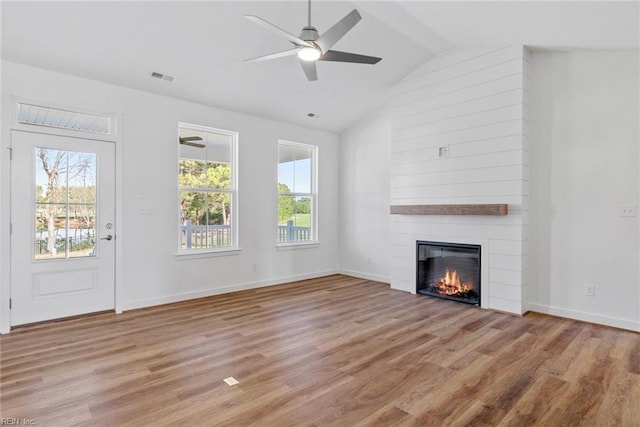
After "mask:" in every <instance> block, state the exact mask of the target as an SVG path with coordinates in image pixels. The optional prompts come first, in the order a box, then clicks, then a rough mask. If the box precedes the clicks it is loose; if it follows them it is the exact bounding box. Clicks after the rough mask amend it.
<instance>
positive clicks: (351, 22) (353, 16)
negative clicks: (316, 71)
mask: <svg viewBox="0 0 640 427" xmlns="http://www.w3.org/2000/svg"><path fill="white" fill-rule="evenodd" d="M360 19H362V17H361V16H360V13H358V11H357V10H356V9H353V10H352V11H351V12H349V13H347V15H346V16H345V17H344V18H342V19H341V20H340V21H338V22H337V23H336V24H335V25H334V26H333V27H331V28H329V29H328V30H327V31H325V32H324V33H323V34H322V35H321V36H320V37H319V38H318V40H316V44H317V45H318V46H320V49H322V51H323V52H326V51H328V50H329V49H331V47H333V45H334V44H336V43H337V41H338V40H340V39H341V38H342V37H343V36H344V35H345V34H347V33H348V32H349V30H350V29H352V28H353V27H354V26H355V25H356V24H357V23H358V21H360Z"/></svg>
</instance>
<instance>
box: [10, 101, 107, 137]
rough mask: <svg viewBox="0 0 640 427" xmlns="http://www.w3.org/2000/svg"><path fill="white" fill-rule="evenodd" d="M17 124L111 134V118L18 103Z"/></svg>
mask: <svg viewBox="0 0 640 427" xmlns="http://www.w3.org/2000/svg"><path fill="white" fill-rule="evenodd" d="M18 122H19V123H25V124H28V125H37V126H47V127H51V128H58V129H69V130H75V131H79V132H90V133H100V134H105V135H109V134H111V118H110V117H104V116H98V115H95V114H87V113H79V112H77V111H68V110H60V109H58V108H50V107H42V106H39V105H31V104H23V103H18Z"/></svg>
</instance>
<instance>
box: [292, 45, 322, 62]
mask: <svg viewBox="0 0 640 427" xmlns="http://www.w3.org/2000/svg"><path fill="white" fill-rule="evenodd" d="M321 55H322V52H321V51H320V48H317V47H307V46H300V47H299V48H298V58H300V59H302V60H303V61H317V60H318V59H319V58H320V56H321Z"/></svg>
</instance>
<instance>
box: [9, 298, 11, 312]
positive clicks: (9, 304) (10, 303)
mask: <svg viewBox="0 0 640 427" xmlns="http://www.w3.org/2000/svg"><path fill="white" fill-rule="evenodd" d="M9 310H11V298H9Z"/></svg>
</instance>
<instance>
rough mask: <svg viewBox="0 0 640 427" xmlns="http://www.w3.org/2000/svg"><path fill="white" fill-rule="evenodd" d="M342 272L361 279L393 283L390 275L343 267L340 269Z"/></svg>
mask: <svg viewBox="0 0 640 427" xmlns="http://www.w3.org/2000/svg"><path fill="white" fill-rule="evenodd" d="M340 274H344V275H345V276H352V277H357V278H359V279H367V280H373V281H374V282H382V283H391V278H390V277H384V276H378V275H377V274H369V273H363V272H361V271H353V270H345V269H342V270H340Z"/></svg>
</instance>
